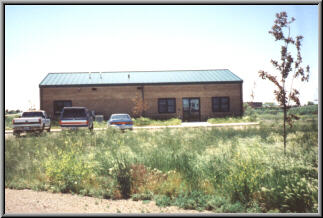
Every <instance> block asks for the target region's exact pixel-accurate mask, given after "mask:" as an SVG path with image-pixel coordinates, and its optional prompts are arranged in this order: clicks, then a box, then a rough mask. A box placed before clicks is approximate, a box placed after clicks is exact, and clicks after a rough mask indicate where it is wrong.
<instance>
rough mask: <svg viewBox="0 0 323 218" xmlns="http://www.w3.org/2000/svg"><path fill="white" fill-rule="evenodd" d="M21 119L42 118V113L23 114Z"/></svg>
mask: <svg viewBox="0 0 323 218" xmlns="http://www.w3.org/2000/svg"><path fill="white" fill-rule="evenodd" d="M21 117H43V113H42V112H24V113H22V116H21Z"/></svg>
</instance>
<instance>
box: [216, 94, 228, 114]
mask: <svg viewBox="0 0 323 218" xmlns="http://www.w3.org/2000/svg"><path fill="white" fill-rule="evenodd" d="M212 110H213V112H229V111H230V100H229V97H213V98H212Z"/></svg>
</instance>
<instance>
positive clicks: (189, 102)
mask: <svg viewBox="0 0 323 218" xmlns="http://www.w3.org/2000/svg"><path fill="white" fill-rule="evenodd" d="M183 120H184V121H200V120H201V114H200V99H199V98H183Z"/></svg>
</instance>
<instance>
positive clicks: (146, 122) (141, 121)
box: [133, 117, 182, 126]
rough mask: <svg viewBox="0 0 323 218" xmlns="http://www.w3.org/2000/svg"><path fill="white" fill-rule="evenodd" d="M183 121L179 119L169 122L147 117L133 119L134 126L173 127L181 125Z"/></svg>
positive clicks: (172, 119)
mask: <svg viewBox="0 0 323 218" xmlns="http://www.w3.org/2000/svg"><path fill="white" fill-rule="evenodd" d="M181 123H182V121H181V120H180V119H178V118H171V119H168V120H154V119H150V118H147V117H139V118H133V124H134V126H171V125H180V124H181Z"/></svg>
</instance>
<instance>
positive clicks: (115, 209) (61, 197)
mask: <svg viewBox="0 0 323 218" xmlns="http://www.w3.org/2000/svg"><path fill="white" fill-rule="evenodd" d="M4 202H5V214H6V215H10V214H43V215H44V214H66V213H70V214H97V213H101V214H107V215H109V214H115V215H116V214H120V213H121V214H172V215H174V214H186V215H188V214H196V213H198V214H199V215H202V214H209V215H210V214H214V213H212V212H211V211H203V212H199V211H196V210H184V209H180V208H178V207H174V206H171V207H158V206H157V205H156V204H155V202H154V201H133V200H107V199H99V198H93V197H86V196H80V195H72V194H62V193H50V192H37V191H33V190H28V189H24V190H14V189H5V198H4ZM196 215H197V214H196Z"/></svg>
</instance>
